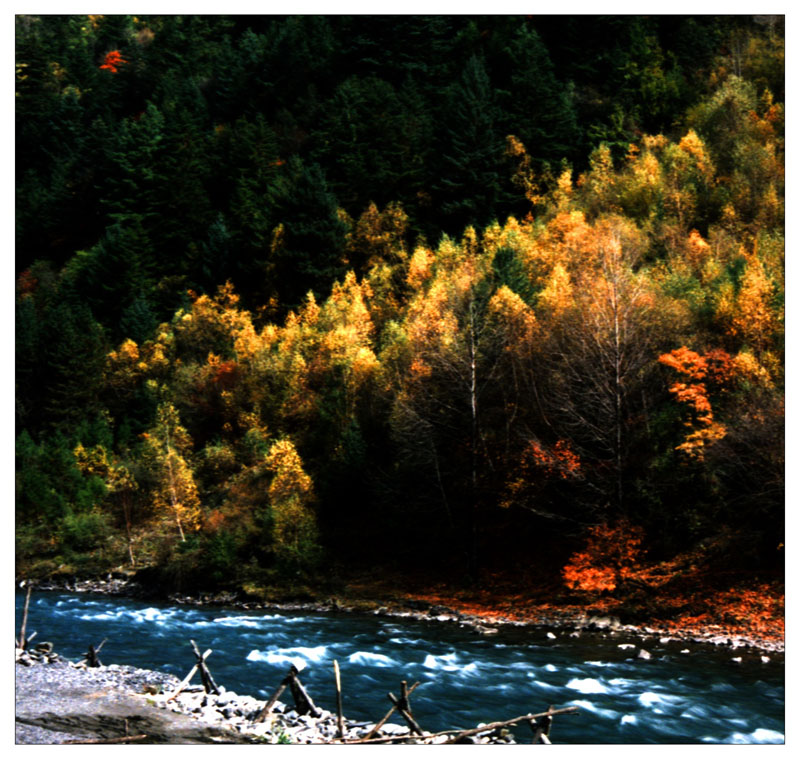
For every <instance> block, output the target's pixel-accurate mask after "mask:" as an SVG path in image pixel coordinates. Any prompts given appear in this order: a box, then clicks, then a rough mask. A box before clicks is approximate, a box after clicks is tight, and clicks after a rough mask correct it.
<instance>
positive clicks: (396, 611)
mask: <svg viewBox="0 0 800 759" xmlns="http://www.w3.org/2000/svg"><path fill="white" fill-rule="evenodd" d="M36 587H37V590H39V591H67V592H75V593H103V594H108V595H119V596H124V597H133V598H137V597H148V598H151V597H152V596H150V595H148V594H146V593H145V591H144V589H143V588H142V587H141V586H140V585H138V584H137V583H136V582H134V581H132V580H130V579H128V578H127V577H125V576H120V575H117V576H115V575H108V576H107V577H106V578H105V579H102V578H98V579H92V580H72V581H69V580H65V581H62V582H52V581H50V582H41V583H38V584H37V586H36ZM161 600H163V601H166V602H171V603H175V604H180V605H189V606H231V607H234V608H239V609H244V610H248V611H255V610H264V611H269V612H278V613H280V612H307V613H331V612H334V613H361V614H364V613H370V614H375V615H378V616H387V617H396V618H400V619H415V620H420V621H431V622H437V623H443V624H458V625H461V626H465V627H470V628H472V629H474V630H475V632H476V633H478V634H481V635H493V634H495V633H497V632H498V631H499V630H501V629H503V628H534V629H543V630H553V631H556V632H558V633H559V634H566V635H569V636H571V637H579V636H581V635H583V634H584V633H589V634H600V635H602V636H608V635H615V636H627V637H630V638H636V639H638V640H639V641H641V642H642V644H643V645H646V644H647V643H648V642H657V643H668V642H680V643H684V644H687V645H711V646H715V647H718V648H728V649H731V650H733V651H735V652H737V653H742V652H748V653H750V654H752V655H754V656H761V657H762V658H763V657H764V655H769V654H783V653H784V651H785V641H784V640H768V639H765V638H760V637H758V636H757V635H739V634H731V633H729V632H726V631H725V630H724V629H719V630H715V629H713V628H712V629H707V630H702V631H701V630H692V629H681V630H675V629H668V628H665V627H660V626H656V625H646V624H623V623H622V622H621V621H620V619H619V618H618V617H616V616H614V615H606V614H596V615H591V614H587V613H572V612H565V611H558V610H554V609H550V610H548V611H547V612H546V613H543V614H540V615H538V616H537V618H536V619H525V620H517V619H507V618H504V617H502V616H499V615H485V616H483V615H482V616H477V615H474V614H465V613H462V612H460V611H458V610H455V609H452V608H450V607H448V606H444V605H441V604H431V603H428V602H427V601H424V600H420V599H408V600H405V601H402V602H397V601H395V602H387V603H382V602H381V601H379V600H373V599H365V600H362V601H360V602H359V603H357V604H356V603H351V604H348V603H346V602H342V601H340V600H338V599H335V598H332V599H328V600H326V601H293V602H292V601H290V602H280V603H279V602H262V601H256V600H253V599H250V598H241V597H240V596H239V595H238V594H236V593H230V592H221V593H201V594H198V595H195V596H190V595H182V594H171V595H168V596H167V597H166V598H164V599H161ZM709 627H711V626H709Z"/></svg>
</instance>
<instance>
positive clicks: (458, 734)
mask: <svg viewBox="0 0 800 759" xmlns="http://www.w3.org/2000/svg"><path fill="white" fill-rule="evenodd" d="M577 712H578V707H577V706H565V707H564V708H563V709H548V711H546V712H539V713H538V714H523V715H522V716H520V717H514V719H507V720H503V721H502V722H490V723H489V724H488V725H483V726H482V727H473V728H470V729H469V730H442V731H441V732H439V733H430V734H428V735H424V736H422V737H423V738H424V739H425V740H428V739H430V738H440V737H441V736H443V735H450V736H452V737H451V739H450V740H449V741H447V743H455V742H456V741H458V740H459V739H460V738H466V737H467V736H470V735H479V734H480V733H489V732H492V731H493V730H497V729H499V728H501V727H510V726H511V725H516V724H517V723H518V722H531V721H532V720H537V719H539V718H540V717H553V716H554V715H556V714H575V713H577ZM411 737H415V736H411V735H390V736H387V737H384V738H360V739H359V740H357V741H345V743H346V744H347V745H357V744H359V743H392V742H393V741H398V740H408V739H409V738H411ZM416 737H419V736H416Z"/></svg>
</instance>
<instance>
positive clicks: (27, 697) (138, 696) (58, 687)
mask: <svg viewBox="0 0 800 759" xmlns="http://www.w3.org/2000/svg"><path fill="white" fill-rule="evenodd" d="M42 591H62V592H63V591H68V592H78V593H102V594H107V595H116V596H121V597H133V598H136V597H139V598H142V597H147V594H146V593H145V592H144V589H143V588H141V587H140V586H138V585H137V584H136V583H134V582H132V581H131V580H129V579H127V578H125V577H113V576H108V577H106V578H105V579H95V580H82V581H71V582H66V583H52V582H51V583H44V582H42V583H38V584H37V585H36V592H42ZM166 601H168V602H171V603H174V604H178V605H192V606H227V607H235V608H239V609H243V610H248V611H257V610H264V611H268V612H271V613H275V612H279V613H280V612H285V613H297V612H305V613H360V614H364V613H371V614H375V615H378V616H386V617H394V618H398V619H413V620H417V621H427V622H430V623H432V624H457V625H460V626H464V627H468V628H470V629H472V630H473V631H474V632H475V634H477V635H486V636H491V635H495V634H498V633H499V632H500V631H501V630H503V629H508V628H529V629H531V632H533V631H534V630H535V631H536V632H537V634H541V635H546V636H547V637H548V638H552V639H555V638H556V637H562V636H563V637H572V638H576V637H580V636H581V635H584V634H586V635H595V636H600V637H604V638H614V639H616V640H619V641H622V640H624V641H626V642H625V643H621V644H620V647H625V648H629V647H630V648H633V646H634V644H633V643H631V642H630V641H635V645H636V647H638V648H639V651H638V654H637V656H638V658H643V659H646V658H649V657H650V654H649V652H648V650H647V649H648V643H649V644H650V645H651V646H652V645H653V644H655V645H662V646H663V645H664V644H667V643H672V644H673V645H674V646H675V648H676V650H677V647H678V646H680V647H682V650H681V653H689V646H691V645H692V644H694V645H696V646H708V645H709V644H711V645H714V646H717V647H727V649H729V650H730V652H731V653H732V654H734V655H733V656H732V657H731V658H732V659H733V660H734V661H741V660H742V656H741V655H742V654H745V657H746V658H748V659H749V658H751V657H752V658H754V659H756V658H760V660H761V661H762V662H768V661H769V660H770V656H768V655H767V654H772V655H773V656H774V655H775V654H777V655H782V652H783V645H782V644H778V643H775V642H772V641H760V640H758V639H748V638H743V637H731V636H727V635H724V634H720V635H697V634H693V633H692V632H691V631H689V632H686V633H684V634H678V635H676V634H675V633H674V631H673V632H670V631H666V630H659V629H656V628H650V627H646V626H636V625H624V624H621V623H620V621H619V619H617V618H616V617H613V616H587V615H583V616H577V615H568V614H558V613H557V612H552V613H551V614H550V615H549V616H547V617H542V618H540V619H537V620H535V621H519V620H509V619H503V618H500V617H491V616H476V615H470V614H464V613H461V612H459V611H456V610H453V609H451V608H448V607H446V606H443V605H436V604H430V603H428V602H426V601H423V600H415V599H407V600H405V601H404V602H402V603H394V604H391V605H389V604H387V605H379V603H378V602H369V603H368V604H367V603H364V602H360V603H359V604H358V605H357V606H348V605H346V604H343V603H342V602H341V601H338V600H336V599H330V600H328V601H327V602H309V601H303V602H288V603H264V602H258V601H254V600H252V599H247V598H245V599H242V598H238V597H237V596H236V595H234V594H229V593H221V594H214V595H211V594H202V595H200V596H185V595H171V596H169V597H168V598H167V599H166ZM15 669H16V707H17V708H16V739H17V743H20V744H31V743H36V744H44V743H48V744H49V743H66V742H76V741H77V742H105V741H114V742H117V741H119V740H120V739H124V738H125V736H134V738H136V739H137V741H141V742H147V743H292V744H297V743H330V742H332V741H337V742H338V724H337V718H336V715H334V714H332V713H331V712H329V711H325V710H320V712H321V713H320V714H319V716H316V717H313V716H311V715H309V714H298V712H297V710H296V709H295V708H291V707H290V706H289V705H287V704H285V703H282V702H280V701H277V702H276V703H275V706H274V709H273V710H272V712H271V713H270V715H269V716H268V718H267V719H266V720H265V721H261V722H259V721H256V719H255V718H256V716H257V715H258V714H259V712H260V711H261V710H262V708H263V707H264V704H265V702H264V701H259V700H258V699H256V698H253V697H251V696H246V695H240V694H236V693H233V692H230V691H225V690H224V688H220V691H221V693H220V694H219V695H215V694H213V693H206V692H205V690H204V688H203V686H199V685H195V686H191V687H188V688H185V689H184V690H183V691H182V692H181V693H180V694H179V695H178V696H177V697H175V698H170V695H171V694H172V693H173V692H174V690H175V688H176V687H177V686H178V680H177V678H175V677H174V676H172V675H167V674H163V673H159V672H152V671H150V670H141V669H137V668H134V667H129V666H120V665H114V664H111V665H109V666H101V667H95V668H87V667H86V666H85V664H84V663H80V664H76V663H75V662H70V661H66V660H64V659H63V658H61V657H60V656H59V655H58V654H57V653H56V652H54V651H53V649H52V645H51V644H47V643H44V644H43V643H40V644H38V645H36V646H31V647H30V650H29V651H22V650H20V649H17V663H16V667H15ZM373 728H374V724H373V723H366V722H353V721H349V720H346V721H345V723H344V740H345V741H357V740H363V739H364V738H365V737H366V736H367V735H368V734H369V733H370V731H372V729H373ZM142 735H146V736H147V738H141V737H138V738H137V736H142ZM372 737H373V738H375V737H377V738H382V739H384V740H387V741H389V740H395V741H398V742H421V743H442V742H445V741H447V740H448V739H449V738H450V737H451V736H442V735H439V736H435V737H434V736H431V735H430V734H429V735H428V736H426V737H422V738H420V737H415V736H411V735H410V733H409V729H408V727H407V726H406V725H405V724H396V723H387V724H386V725H383V726H382V728H381V730H380V732H378V733H375V735H374V736H372ZM463 741H464V742H472V743H493V744H494V743H497V744H506V743H514V742H515V741H514V738H513V735H512V734H511V733H510V732H509V731H508V730H505V729H504V730H500V729H497V730H492V731H487V732H486V733H483V734H480V735H476V736H468V737H464V739H463Z"/></svg>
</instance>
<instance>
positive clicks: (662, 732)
mask: <svg viewBox="0 0 800 759" xmlns="http://www.w3.org/2000/svg"><path fill="white" fill-rule="evenodd" d="M23 602H24V597H23V596H22V595H21V594H17V599H16V606H17V614H16V616H17V620H16V622H17V627H16V629H17V630H18V629H19V624H20V620H21V616H22V606H23ZM27 630H28V632H29V633H30V632H33V631H34V630H36V631H38V637H37V640H36V641H35V642H40V641H43V640H47V641H51V642H52V643H53V645H54V647H55V650H56V651H57V652H58V653H59V654H61V656H63V657H66V658H68V659H73V660H79V659H81V658H83V655H84V654H85V652H86V650H87V647H88V645H89V644H90V643H92V644H94V645H95V646H97V645H98V644H99V643H100V642H101V641H102V640H103V639H104V638H108V641H107V642H106V643H105V645H104V646H103V649H102V651H101V652H100V658H101V660H102V661H103V663H105V664H112V663H115V664H130V665H133V666H136V667H142V668H146V669H156V670H160V671H164V672H169V673H171V674H174V675H176V676H178V677H181V678H182V677H183V676H184V675H186V674H187V672H188V671H189V669H190V668H191V666H192V664H193V663H194V655H193V654H192V651H191V647H190V644H189V640H190V639H193V640H195V641H196V642H197V645H198V646H199V647H200V649H201V650H205V649H207V648H211V649H213V653H212V655H211V656H210V657H209V660H208V664H209V668H210V670H211V672H212V674H213V676H214V678H215V680H216V681H217V683H219V684H220V685H224V686H225V687H226V689H227V690H231V691H235V692H236V693H241V694H249V695H252V696H255V697H258V698H262V699H266V698H268V697H269V696H270V695H271V694H272V692H273V691H274V690H275V688H276V687H277V686H278V684H279V683H280V681H281V679H282V678H283V677H284V675H285V674H286V672H287V670H288V668H289V666H290V665H291V664H293V663H294V664H296V665H297V666H298V667H299V668H302V672H301V675H300V678H301V680H302V682H303V684H304V685H305V686H306V688H307V689H308V691H309V693H310V695H311V696H312V698H313V699H314V700H315V701H316V703H317V704H319V705H320V706H322V707H324V708H326V709H330V710H335V703H336V701H335V690H334V676H333V660H334V659H336V660H338V662H339V667H340V670H341V680H342V688H343V691H344V698H343V701H344V713H345V715H346V716H347V717H348V718H350V719H360V720H365V721H373V722H374V721H377V720H378V719H379V718H380V717H382V716H383V715H384V714H385V713H386V711H387V710H388V707H389V706H390V703H389V701H388V698H387V693H388V692H389V691H391V692H393V693H394V694H395V695H399V688H400V681H401V680H407V681H408V683H409V685H411V684H412V683H414V682H416V681H417V680H419V681H420V685H419V686H418V687H417V689H416V690H415V691H414V693H413V695H412V696H411V705H412V708H413V710H414V716H415V718H416V719H417V721H418V722H419V723H420V725H422V727H423V728H424V729H426V730H430V731H436V730H444V729H449V728H457V727H459V728H461V727H463V728H467V727H474V726H475V725H477V724H478V723H480V722H491V721H494V720H503V719H510V718H512V717H516V716H519V715H521V714H525V713H529V712H537V711H543V710H545V709H546V708H547V707H548V705H551V704H552V705H553V706H555V707H557V708H558V707H564V706H578V707H580V712H579V714H577V715H563V716H560V717H556V718H555V720H554V725H553V730H552V739H553V742H554V743H561V744H565V743H783V742H784V661H783V655H775V654H770V660H769V661H768V662H763V661H762V660H761V657H760V655H759V654H756V653H754V652H752V651H746V652H745V653H744V654H741V658H742V661H740V662H737V661H735V660H734V659H735V658H738V656H739V655H740V652H741V649H740V650H738V651H731V650H730V649H725V650H722V649H718V648H715V647H712V646H707V645H706V646H702V645H700V644H693V643H681V642H677V641H671V642H666V643H660V642H659V641H658V640H657V639H656V640H653V641H647V642H645V643H642V642H641V641H637V640H635V639H627V638H623V637H621V636H617V635H614V636H608V637H605V638H604V637H602V636H600V635H589V634H584V635H582V636H581V637H580V638H571V637H569V635H568V633H566V632H564V631H559V630H554V631H553V632H551V633H550V636H552V635H555V637H554V638H553V637H550V636H548V634H547V631H545V630H543V629H541V628H532V627H528V628H514V629H510V630H505V629H503V628H501V632H500V633H499V634H497V635H493V636H489V637H483V636H480V635H478V634H477V633H476V632H475V631H474V630H471V629H469V628H462V627H460V626H458V625H456V624H454V623H442V622H433V621H431V622H428V621H420V620H414V619H398V618H389V617H378V616H374V615H363V616H362V615H355V614H344V613H342V614H336V613H296V614H292V613H280V614H277V613H271V612H264V611H243V610H241V609H233V608H231V609H225V608H221V607H211V608H209V607H205V608H203V607H189V606H173V605H168V604H155V603H148V602H143V601H139V600H134V599H124V598H118V597H111V596H101V595H93V594H74V593H56V592H49V593H39V594H34V596H33V597H32V598H31V605H30V610H29V615H28V627H27ZM642 647H643V648H645V649H647V650H648V652H649V653H650V654H651V658H650V659H641V658H638V657H637V654H638V652H639V649H640V648H642ZM686 649H689V653H682V652H683V651H685V650H686ZM287 693H288V691H287ZM394 721H400V720H399V719H396V720H394ZM528 732H529V731H528V728H527V727H525V728H524V729H523V727H522V726H518V727H516V728H514V733H515V735H516V736H517V739H518V740H519V741H520V742H528V741H529V740H530V735H528V734H527V733H528Z"/></svg>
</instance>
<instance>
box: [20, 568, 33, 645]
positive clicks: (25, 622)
mask: <svg viewBox="0 0 800 759" xmlns="http://www.w3.org/2000/svg"><path fill="white" fill-rule="evenodd" d="M32 590H33V585H31V584H30V583H28V592H27V593H26V594H25V607H24V608H23V610H22V627H21V628H20V631H19V645H18V648H21V649H22V650H23V651H24V650H25V648H26V647H27V645H28V641H27V640H26V639H25V628H26V627H27V626H28V604H29V603H30V600H31V591H32Z"/></svg>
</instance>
